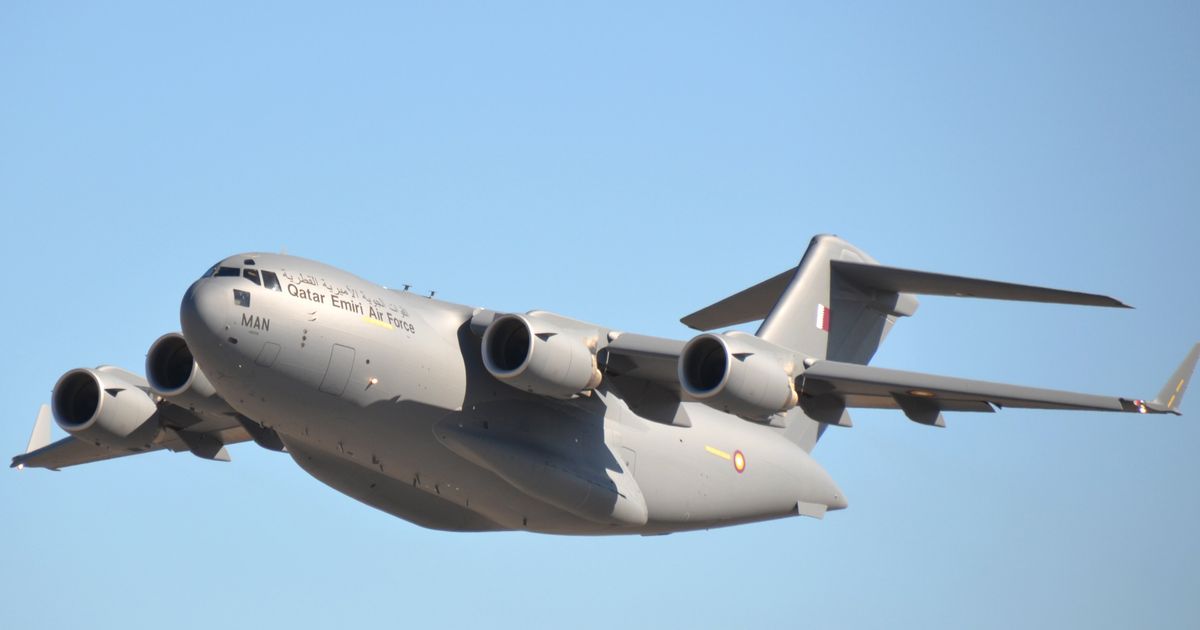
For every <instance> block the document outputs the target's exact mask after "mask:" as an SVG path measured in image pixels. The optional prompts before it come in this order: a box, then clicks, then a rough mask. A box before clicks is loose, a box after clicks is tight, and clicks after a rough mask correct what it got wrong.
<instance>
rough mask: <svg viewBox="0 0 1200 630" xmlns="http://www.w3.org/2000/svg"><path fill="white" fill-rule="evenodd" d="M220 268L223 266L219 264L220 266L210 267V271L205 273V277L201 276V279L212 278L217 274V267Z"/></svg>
mask: <svg viewBox="0 0 1200 630" xmlns="http://www.w3.org/2000/svg"><path fill="white" fill-rule="evenodd" d="M220 266H221V265H220V263H218V264H216V265H213V266H211V267H209V268H208V271H205V272H204V275H203V276H200V277H201V278H207V277H209V276H211V275H213V274H215V273H217V267H220Z"/></svg>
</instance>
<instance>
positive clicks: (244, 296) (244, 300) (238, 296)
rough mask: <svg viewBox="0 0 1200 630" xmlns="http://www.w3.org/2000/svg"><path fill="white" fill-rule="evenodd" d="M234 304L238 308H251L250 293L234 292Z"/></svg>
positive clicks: (235, 290)
mask: <svg viewBox="0 0 1200 630" xmlns="http://www.w3.org/2000/svg"><path fill="white" fill-rule="evenodd" d="M233 303H234V304H237V305H238V306H244V307H246V308H250V293H249V292H248V291H238V290H237V289H234V290H233Z"/></svg>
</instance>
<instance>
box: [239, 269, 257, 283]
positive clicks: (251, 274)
mask: <svg viewBox="0 0 1200 630" xmlns="http://www.w3.org/2000/svg"><path fill="white" fill-rule="evenodd" d="M242 277H243V278H245V279H247V280H249V281H250V282H253V283H254V284H262V282H261V281H259V279H258V270H257V269H243V270H242Z"/></svg>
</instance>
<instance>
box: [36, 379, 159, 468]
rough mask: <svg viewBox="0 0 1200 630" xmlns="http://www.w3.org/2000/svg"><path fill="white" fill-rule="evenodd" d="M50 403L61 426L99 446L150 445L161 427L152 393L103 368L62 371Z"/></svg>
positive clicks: (127, 447)
mask: <svg viewBox="0 0 1200 630" xmlns="http://www.w3.org/2000/svg"><path fill="white" fill-rule="evenodd" d="M50 403H51V404H50V406H51V408H52V409H53V411H54V420H55V421H56V422H58V426H60V427H62V429H63V430H64V431H66V432H67V433H70V434H71V435H73V436H75V437H77V438H79V439H82V440H85V441H88V442H92V443H93V444H96V445H99V446H106V447H109V448H120V449H132V450H137V449H142V448H148V447H149V446H151V445H152V444H153V443H154V439H155V438H156V437H157V436H158V433H159V432H160V431H161V430H162V429H161V427H160V426H159V424H158V421H157V419H156V415H157V413H158V405H156V404H155V402H154V400H153V399H152V398H151V397H150V395H149V394H147V393H146V392H145V391H143V390H142V389H141V388H139V387H138V386H137V385H135V384H133V383H130V382H129V381H128V380H126V379H124V378H122V377H121V376H119V375H118V374H116V373H114V372H111V371H108V370H105V369H104V368H100V369H97V370H89V369H84V368H80V369H75V370H71V371H69V372H67V373H66V374H63V375H62V377H60V378H59V379H58V383H56V384H55V385H54V392H53V393H52V394H51V397H50Z"/></svg>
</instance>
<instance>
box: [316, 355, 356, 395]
mask: <svg viewBox="0 0 1200 630" xmlns="http://www.w3.org/2000/svg"><path fill="white" fill-rule="evenodd" d="M353 367H354V348H351V347H350V346H343V345H341V344H337V343H335V344H333V350H332V351H331V352H330V354H329V367H328V368H326V369H325V378H324V379H322V380H321V391H323V392H325V393H326V394H333V395H334V396H341V395H342V392H344V391H346V383H347V382H348V381H349V380H350V369H351V368H353Z"/></svg>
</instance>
